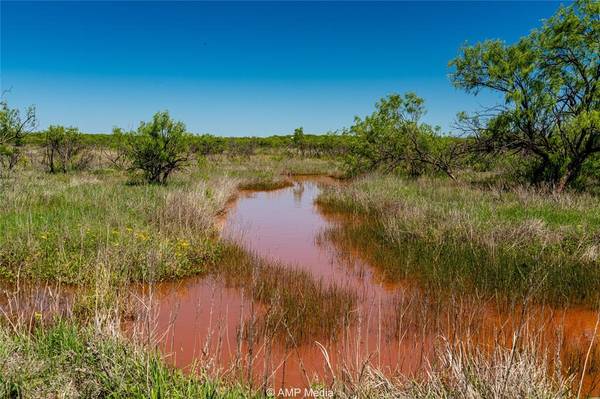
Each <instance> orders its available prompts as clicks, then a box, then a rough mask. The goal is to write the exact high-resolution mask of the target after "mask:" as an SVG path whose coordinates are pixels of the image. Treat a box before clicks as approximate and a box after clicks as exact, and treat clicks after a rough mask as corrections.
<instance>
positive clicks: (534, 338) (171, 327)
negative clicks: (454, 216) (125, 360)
mask: <svg viewBox="0 0 600 399" xmlns="http://www.w3.org/2000/svg"><path fill="white" fill-rule="evenodd" d="M328 184H341V183H338V182H336V181H334V180H333V179H329V178H324V177H295V178H294V182H293V186H291V187H287V188H283V189H279V190H274V191H266V192H242V193H240V195H239V198H238V199H237V200H236V201H235V202H234V203H233V204H232V205H231V206H230V208H229V209H228V211H227V213H226V216H225V220H224V223H223V224H224V225H223V228H222V235H223V237H224V238H225V239H226V240H229V241H233V242H236V243H237V244H239V245H241V246H242V247H243V248H244V249H245V250H247V251H248V252H251V253H253V254H255V255H256V256H258V257H261V258H263V259H265V260H267V261H269V262H275V263H278V264H281V265H284V266H285V267H286V268H290V269H300V270H304V271H305V272H307V273H309V274H310V276H311V277H312V278H313V279H315V280H318V281H320V282H322V284H325V285H328V284H334V285H336V286H337V287H340V288H341V289H343V290H346V291H349V292H351V293H352V295H353V297H354V298H355V302H353V304H354V305H353V308H352V310H351V311H350V312H349V314H348V317H347V318H345V320H346V321H345V322H344V323H343V324H342V325H340V326H339V328H338V329H337V330H336V331H333V332H332V334H323V335H319V336H315V337H314V339H313V338H312V337H309V339H307V340H303V341H302V342H292V343H290V341H289V340H287V339H285V337H284V338H283V339H279V338H277V336H275V334H269V333H268V332H265V331H262V332H259V331H258V330H257V331H255V332H254V334H252V333H248V326H251V325H253V324H252V323H253V321H256V320H257V319H260V318H261V317H263V318H264V317H265V314H267V312H268V308H269V304H266V303H261V302H257V301H255V300H253V299H252V295H251V293H250V291H251V288H250V286H251V285H252V281H248V286H247V287H239V286H231V285H228V284H226V283H225V282H224V281H222V280H221V279H219V276H218V275H216V276H212V277H205V278H200V277H198V278H191V279H187V280H185V281H182V282H178V283H166V284H159V285H156V286H153V287H152V288H151V290H149V291H147V292H146V293H145V294H146V295H147V296H148V298H150V299H151V302H152V304H153V306H152V308H153V309H155V313H153V316H152V317H147V318H143V319H141V320H138V321H137V322H136V323H137V326H136V328H137V329H139V330H140V331H141V330H144V329H146V330H150V331H151V332H152V333H153V335H154V336H155V338H156V339H158V341H159V342H160V346H161V349H162V350H163V351H164V353H165V354H167V356H168V359H169V361H170V362H172V364H174V365H175V366H177V367H181V368H184V369H187V370H191V369H192V368H193V367H194V365H195V364H196V365H198V366H202V367H207V368H211V369H213V370H220V372H221V374H222V375H224V376H226V375H228V374H229V375H236V376H238V377H239V376H240V375H241V376H243V377H244V378H245V379H247V381H250V382H252V384H254V386H255V387H256V386H260V385H262V384H266V385H272V386H274V387H305V386H308V385H310V384H311V383H312V382H313V381H314V380H315V379H319V380H324V381H326V382H328V383H329V382H331V379H332V378H333V374H335V373H337V372H339V371H340V370H342V369H343V370H345V371H346V372H347V373H348V374H349V375H351V374H353V373H356V375H358V374H359V373H360V371H361V369H363V367H364V366H365V365H366V364H369V365H372V366H375V367H377V368H379V369H381V370H382V371H383V372H384V373H386V374H389V375H390V376H394V375H399V374H403V375H408V376H415V377H418V376H420V375H423V372H424V371H426V370H427V368H428V367H429V365H430V364H431V363H432V362H434V361H435V360H434V359H435V351H436V348H437V347H438V346H439V344H440V343H443V342H445V341H451V342H474V343H477V344H478V345H480V346H481V347H482V348H484V350H486V349H485V348H488V349H489V348H490V347H493V346H494V345H506V346H510V345H511V342H512V340H513V337H514V336H515V334H516V333H518V335H519V336H522V337H523V338H521V339H523V340H525V339H527V340H531V342H535V343H536V345H538V346H539V348H545V349H547V348H550V349H551V352H552V353H560V358H561V360H562V361H563V364H562V367H563V369H567V368H570V369H571V370H578V369H577V367H580V368H581V364H578V363H581V359H582V358H584V357H585V356H584V354H585V353H586V352H587V350H588V348H589V345H590V341H591V338H592V336H593V334H594V327H595V324H596V317H597V313H596V312H594V311H593V310H589V309H586V308H578V307H577V308H561V309H554V308H552V307H548V306H541V305H531V304H519V303H515V304H512V305H511V304H507V303H506V302H503V301H500V300H494V299H483V298H479V297H477V298H474V297H471V298H468V297H467V298H465V296H464V295H462V296H454V295H447V294H442V293H437V292H427V291H425V290H423V289H422V288H420V287H419V285H418V284H417V283H416V282H414V281H411V280H410V279H404V280H401V281H400V282H398V281H396V282H394V283H391V282H389V281H386V280H385V279H384V278H383V277H382V276H381V275H380V273H378V266H377V264H376V263H375V262H374V259H376V258H378V257H376V256H373V254H372V253H369V252H368V251H365V250H364V247H363V246H356V245H354V244H353V243H352V242H350V241H348V240H346V239H344V238H343V237H344V235H343V234H336V232H340V231H343V229H344V228H346V227H347V226H349V225H351V224H352V223H365V221H364V220H360V219H357V218H355V217H352V216H349V215H339V214H331V213H328V212H325V211H324V210H323V209H321V208H320V207H319V206H318V205H317V204H316V203H315V199H316V198H317V196H318V195H319V192H320V190H321V188H322V187H323V186H324V185H328ZM366 222H368V221H366ZM379 258H380V257H379ZM303 294H304V295H306V296H310V295H311V293H310V292H306V293H303ZM298 306H300V304H299V305H298ZM524 307H526V308H524ZM282 330H283V334H280V335H285V329H282ZM525 335H526V336H527V337H525ZM558 351H559V352H558ZM592 354H593V356H595V355H596V354H597V352H596V350H595V349H594V351H593V352H592ZM589 370H592V371H591V372H588V375H587V376H586V378H585V387H586V388H587V389H588V390H591V391H592V392H598V390H597V387H596V380H597V377H598V375H597V374H598V371H597V370H596V369H594V368H593V367H589V366H588V371H589ZM594 370H596V371H594Z"/></svg>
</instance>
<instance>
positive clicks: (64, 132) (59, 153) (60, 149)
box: [44, 126, 85, 173]
mask: <svg viewBox="0 0 600 399" xmlns="http://www.w3.org/2000/svg"><path fill="white" fill-rule="evenodd" d="M83 148H84V147H83V144H82V135H81V133H80V132H79V130H78V129H77V128H74V127H64V126H50V127H48V129H47V130H46V132H45V140H44V150H45V154H44V155H45V158H44V163H45V164H46V166H47V168H48V172H50V173H56V172H57V171H61V172H63V173H66V172H67V171H68V170H72V169H78V168H81V167H82V166H83V164H84V163H85V160H84V159H83V158H82V157H81V153H82V150H83Z"/></svg>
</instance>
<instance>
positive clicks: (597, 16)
mask: <svg viewBox="0 0 600 399" xmlns="http://www.w3.org/2000/svg"><path fill="white" fill-rule="evenodd" d="M599 54H600V2H598V1H594V0H581V1H576V2H575V3H574V4H572V5H571V6H569V7H563V8H561V9H560V10H559V11H558V12H557V13H556V14H555V15H554V16H553V17H551V18H550V19H548V20H547V21H546V22H545V23H544V24H543V26H542V27H541V28H540V29H538V30H534V31H532V32H531V33H530V34H529V35H528V36H526V37H523V38H522V39H521V40H519V41H518V42H517V43H515V44H512V45H507V44H505V43H503V42H501V41H499V40H488V41H484V42H482V43H478V44H475V45H473V46H466V47H464V48H462V50H461V53H460V55H459V56H458V57H457V58H456V59H454V60H452V61H451V62H450V65H451V66H453V67H454V72H453V74H452V80H453V83H454V85H455V86H456V87H459V88H462V89H465V90H466V91H467V92H472V93H475V94H477V93H478V92H480V91H481V90H485V89H487V90H491V91H494V92H497V93H501V94H502V96H503V97H504V102H503V103H502V104H498V105H496V106H494V107H492V108H489V109H485V110H482V111H481V112H479V113H477V114H475V115H469V116H467V115H465V114H463V115H462V117H461V122H462V127H463V128H464V129H465V130H468V131H469V132H470V133H472V134H474V136H475V137H476V138H477V143H478V149H480V150H483V151H489V152H506V151H512V152H515V153H520V154H523V155H524V156H525V157H527V158H529V159H533V160H535V168H534V171H533V174H532V178H533V179H534V180H537V181H542V180H543V181H548V182H550V183H553V184H555V186H556V188H557V190H559V191H562V190H564V188H565V187H566V186H567V185H569V184H570V183H572V182H573V181H574V180H575V179H576V178H577V177H578V175H579V174H580V172H581V169H582V166H583V164H584V162H585V161H586V160H588V159H590V158H591V157H592V156H593V155H594V154H596V153H599V152H600V83H599V82H598V80H599V79H600V56H599Z"/></svg>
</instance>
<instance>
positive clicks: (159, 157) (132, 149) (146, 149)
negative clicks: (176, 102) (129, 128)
mask: <svg viewBox="0 0 600 399" xmlns="http://www.w3.org/2000/svg"><path fill="white" fill-rule="evenodd" d="M113 133H115V134H122V132H121V130H120V129H115V130H114V131H113ZM125 137H126V138H127V140H126V144H125V145H126V154H127V156H128V157H129V159H130V161H131V168H132V169H133V170H141V171H142V172H143V174H144V177H145V178H146V180H147V181H148V182H149V183H158V184H164V183H166V181H167V179H168V177H169V176H170V175H171V173H172V172H173V171H175V170H178V169H180V168H181V167H183V166H184V165H185V164H186V163H187V162H188V160H189V157H190V138H191V135H190V134H188V133H186V131H185V125H184V124H183V123H182V122H175V121H174V120H173V119H171V117H170V116H169V113H168V112H167V111H164V112H157V113H156V114H154V116H153V118H152V121H151V122H141V123H140V126H139V127H138V129H137V131H135V132H129V133H126V134H125Z"/></svg>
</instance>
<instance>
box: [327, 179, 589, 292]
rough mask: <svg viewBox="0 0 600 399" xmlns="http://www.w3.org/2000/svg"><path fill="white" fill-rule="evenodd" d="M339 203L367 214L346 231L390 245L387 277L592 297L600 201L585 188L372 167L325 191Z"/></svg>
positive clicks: (364, 242) (332, 205)
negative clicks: (420, 175)
mask: <svg viewBox="0 0 600 399" xmlns="http://www.w3.org/2000/svg"><path fill="white" fill-rule="evenodd" d="M318 202H319V203H320V204H321V205H322V206H323V207H324V208H325V209H329V210H333V211H343V212H350V213H354V214H357V215H367V216H368V217H367V218H364V219H365V220H366V221H367V223H365V224H359V225H358V226H356V225H355V226H352V227H350V228H349V229H347V230H346V231H345V232H341V233H338V234H344V235H345V236H346V237H347V238H350V239H352V240H353V241H354V242H355V243H357V244H358V245H361V246H362V248H367V247H371V248H378V250H376V251H371V252H376V253H380V254H379V255H377V256H379V257H381V256H382V255H381V250H385V252H387V253H388V256H386V259H385V261H384V262H376V263H378V264H380V265H384V274H385V276H386V278H388V279H392V280H394V279H395V280H398V279H402V278H406V277H413V278H417V279H420V280H421V281H422V282H424V283H427V284H433V286H434V287H435V288H440V287H455V288H460V289H462V290H472V289H478V290H480V291H481V292H486V293H489V294H492V295H494V294H501V295H506V294H512V293H518V294H523V293H525V292H528V291H530V290H533V291H535V293H536V295H537V296H538V297H539V298H540V299H548V300H552V301H555V302H566V301H571V302H573V301H576V302H585V303H594V302H595V301H596V300H598V298H599V296H598V293H599V292H600V267H598V265H599V264H600V258H599V257H598V253H599V252H598V248H600V241H598V240H599V237H600V206H599V205H598V204H599V202H598V201H597V199H596V198H593V197H590V196H587V195H580V194H562V195H556V194H550V193H544V192H538V191H535V190H532V189H525V188H517V189H513V190H510V191H501V190H493V189H487V190H483V189H479V188H475V187H472V186H470V185H468V184H467V183H454V182H450V181H445V180H441V179H420V180H417V181H409V180H405V179H402V178H398V177H390V176H386V177H383V176H370V177H367V178H363V179H360V180H357V181H355V182H353V183H352V184H350V185H347V186H344V187H331V188H329V189H327V190H326V191H324V192H323V193H322V194H321V196H320V197H319V198H318Z"/></svg>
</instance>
